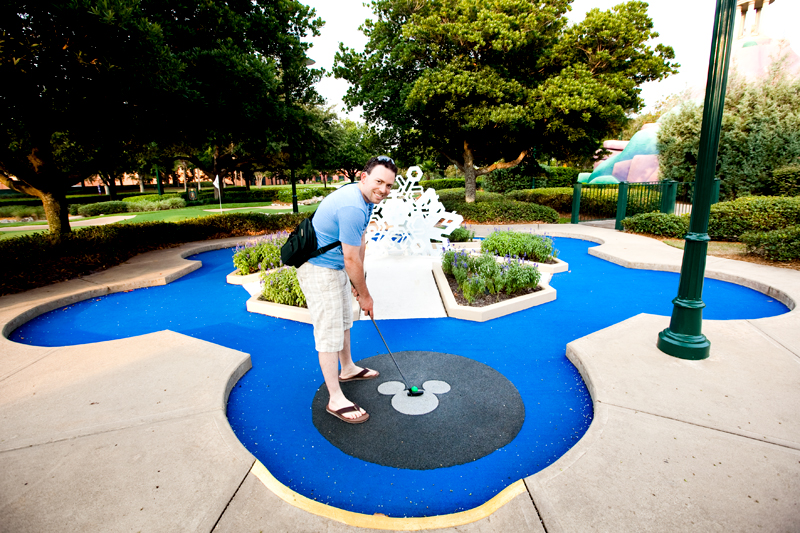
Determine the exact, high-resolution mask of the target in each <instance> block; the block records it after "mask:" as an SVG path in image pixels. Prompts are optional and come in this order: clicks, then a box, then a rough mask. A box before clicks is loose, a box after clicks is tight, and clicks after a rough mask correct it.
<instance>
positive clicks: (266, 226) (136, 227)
mask: <svg viewBox="0 0 800 533" xmlns="http://www.w3.org/2000/svg"><path fill="white" fill-rule="evenodd" d="M307 216H310V214H309V213H298V214H293V213H290V214H285V215H265V214H261V213H238V214H221V215H210V216H206V217H200V218H193V219H189V220H184V221H181V222H142V223H138V224H109V225H106V226H90V227H87V228H81V229H77V230H75V231H73V232H71V233H68V234H66V235H63V236H62V238H61V242H55V241H54V240H53V239H52V238H51V236H50V235H49V234H48V233H35V234H32V235H22V236H19V237H13V238H10V239H3V240H0V257H3V268H4V274H5V275H4V276H3V277H2V279H0V295H2V294H13V293H17V292H22V291H26V290H29V289H33V288H36V287H43V286H45V285H49V284H51V283H56V282H58V281H64V280H68V279H72V278H75V277H79V276H84V275H87V274H91V273H92V272H96V271H99V270H105V269H107V268H109V267H112V266H114V265H118V264H120V263H122V262H124V261H127V260H128V259H130V258H131V257H133V256H135V255H137V254H140V253H144V252H149V251H151V250H158V249H161V248H169V247H172V246H177V245H180V244H183V243H186V242H192V241H204V240H209V239H221V238H224V237H241V236H245V235H260V234H264V233H272V232H276V231H284V230H290V229H293V228H294V227H295V226H297V224H299V223H300V221H301V220H303V219H304V218H306V217H307Z"/></svg>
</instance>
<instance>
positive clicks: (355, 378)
mask: <svg viewBox="0 0 800 533" xmlns="http://www.w3.org/2000/svg"><path fill="white" fill-rule="evenodd" d="M370 372H375V375H374V376H368V375H367V374H369V373H370ZM380 375H381V373H380V372H378V371H377V370H372V369H371V368H362V369H361V372H359V373H358V374H356V375H355V376H351V377H349V378H343V377H342V376H339V383H347V382H348V381H361V380H364V379H375V378H377V377H378V376H380Z"/></svg>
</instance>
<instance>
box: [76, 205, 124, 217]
mask: <svg viewBox="0 0 800 533" xmlns="http://www.w3.org/2000/svg"><path fill="white" fill-rule="evenodd" d="M128 205H129V204H128V203H126V202H121V201H120V202H97V203H95V204H88V205H82V206H80V207H79V208H78V214H79V215H80V216H82V217H96V216H97V215H109V214H112V213H127V212H128Z"/></svg>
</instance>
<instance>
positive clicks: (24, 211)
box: [0, 205, 44, 220]
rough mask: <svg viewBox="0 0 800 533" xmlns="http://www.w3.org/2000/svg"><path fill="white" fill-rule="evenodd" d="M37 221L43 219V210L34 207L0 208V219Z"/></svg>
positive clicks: (10, 206) (39, 207) (7, 206)
mask: <svg viewBox="0 0 800 533" xmlns="http://www.w3.org/2000/svg"><path fill="white" fill-rule="evenodd" d="M27 217H32V218H34V219H37V220H41V219H43V218H44V208H43V207H41V206H35V205H4V206H0V218H27Z"/></svg>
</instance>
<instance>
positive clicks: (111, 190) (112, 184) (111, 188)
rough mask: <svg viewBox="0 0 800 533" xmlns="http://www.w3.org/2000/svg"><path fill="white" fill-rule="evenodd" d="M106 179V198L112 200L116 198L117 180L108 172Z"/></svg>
mask: <svg viewBox="0 0 800 533" xmlns="http://www.w3.org/2000/svg"><path fill="white" fill-rule="evenodd" d="M106 179H107V180H108V199H109V200H111V201H114V200H116V199H117V182H116V181H115V180H114V176H112V175H111V174H108V175H107V177H106Z"/></svg>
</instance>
